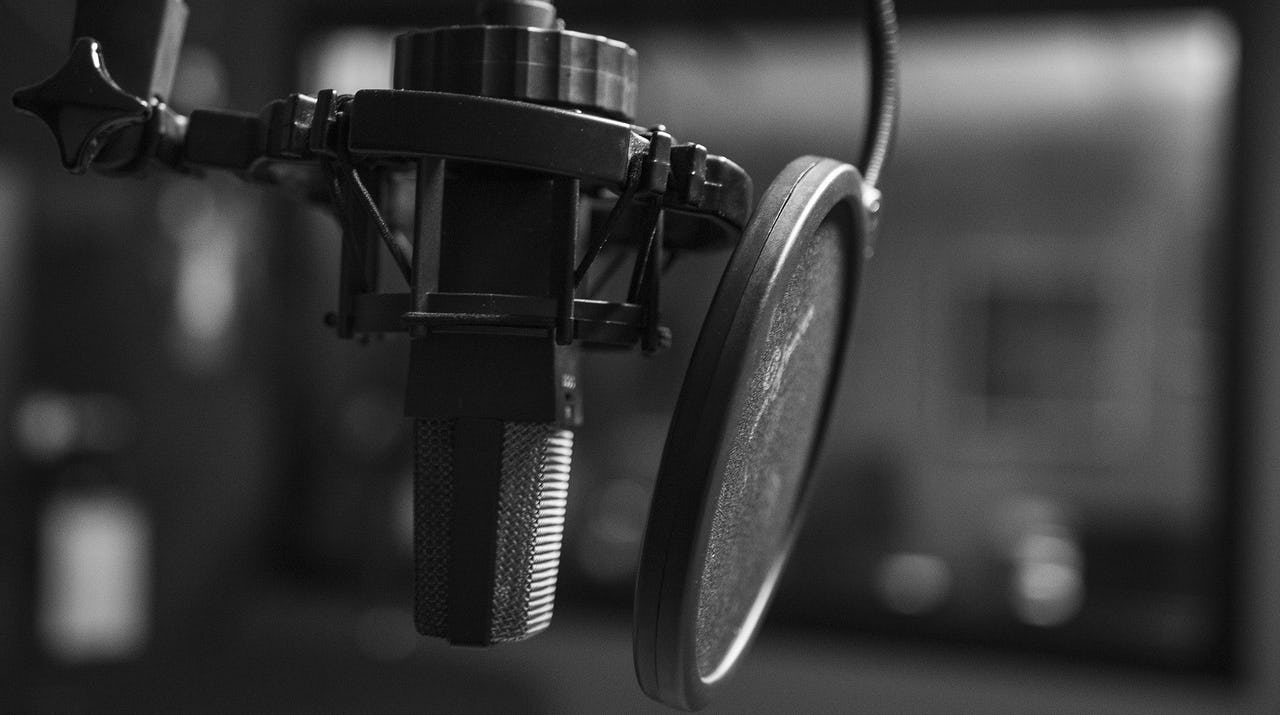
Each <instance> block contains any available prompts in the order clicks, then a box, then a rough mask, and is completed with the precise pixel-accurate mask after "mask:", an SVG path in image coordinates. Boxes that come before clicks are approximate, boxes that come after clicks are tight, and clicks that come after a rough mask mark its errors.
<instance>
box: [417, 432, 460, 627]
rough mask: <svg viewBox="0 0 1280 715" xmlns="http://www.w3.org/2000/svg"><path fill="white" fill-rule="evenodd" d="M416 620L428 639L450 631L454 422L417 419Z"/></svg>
mask: <svg viewBox="0 0 1280 715" xmlns="http://www.w3.org/2000/svg"><path fill="white" fill-rule="evenodd" d="M413 471H414V486H413V553H414V559H415V560H416V562H417V564H416V567H415V569H414V603H415V608H414V621H415V624H414V625H416V626H417V628H418V632H419V633H422V634H423V635H428V636H442V637H443V636H445V635H447V633H448V614H449V606H448V604H449V544H450V536H449V532H450V525H451V524H452V523H453V420H414V465H413Z"/></svg>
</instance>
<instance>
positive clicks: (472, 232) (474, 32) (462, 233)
mask: <svg viewBox="0 0 1280 715" xmlns="http://www.w3.org/2000/svg"><path fill="white" fill-rule="evenodd" d="M481 13H482V14H481V17H482V19H483V22H484V24H480V25H472V26H460V27H445V28H436V29H428V30H418V31H414V32H409V33H406V34H403V35H401V36H399V37H398V38H397V40H396V72H395V85H396V88H397V89H405V90H414V91H418V92H436V93H447V94H448V95H455V96H470V97H483V98H486V99H497V100H508V101H517V102H523V103H537V104H552V105H559V106H570V107H573V108H574V109H575V110H578V111H581V112H586V113H592V114H596V115H600V116H629V115H630V114H631V112H632V111H633V109H634V101H635V92H634V86H635V68H636V58H635V52H634V51H633V50H631V48H629V47H627V46H626V45H624V44H622V43H618V42H614V41H611V40H606V39H605V38H602V37H598V36H594V35H587V34H583V33H577V32H572V31H568V30H564V29H563V25H562V23H559V22H558V21H557V17H556V12H555V8H554V7H553V6H552V5H551V4H550V3H547V2H527V1H526V2H501V3H489V4H487V5H485V6H484V7H483V8H482V11H481ZM506 129H507V130H508V131H509V128H506ZM474 130H475V133H476V135H477V136H482V137H484V136H497V135H500V134H501V132H502V131H503V130H504V128H503V127H481V126H477V127H475V128H474ZM418 172H419V173H418V197H417V201H418V206H417V224H418V225H417V227H416V233H417V238H416V245H415V248H414V255H415V257H416V260H417V262H418V265H417V267H416V268H417V270H416V271H415V275H416V276H417V281H418V282H419V285H417V286H415V288H414V291H413V294H414V295H415V296H419V303H420V304H419V305H416V306H415V310H416V311H417V313H416V316H418V317H415V314H414V313H411V314H410V316H409V318H408V319H409V320H410V321H411V322H412V321H415V320H421V322H420V323H417V324H415V325H414V327H413V333H412V335H413V344H412V352H411V358H410V368H409V370H410V372H409V381H408V394H407V397H408V399H407V403H406V404H407V409H406V411H407V413H408V415H409V416H410V417H413V418H414V419H415V424H414V444H415V447H414V480H415V487H414V518H415V528H414V544H415V545H414V552H415V562H416V564H415V571H416V575H415V621H416V625H417V628H418V631H419V632H421V633H423V634H424V635H429V636H439V637H443V638H446V639H448V640H449V641H450V642H451V643H453V644H460V645H475V646H487V645H492V644H497V643H505V642H511V641H518V640H522V639H524V638H527V637H529V636H532V635H534V634H536V633H538V632H539V631H541V630H543V629H545V628H547V626H548V625H550V622H551V616H552V609H553V606H554V601H555V589H556V579H557V575H558V572H559V564H560V549H561V541H562V538H563V535H564V523H565V509H566V506H567V503H568V487H569V472H570V463H571V460H572V455H573V428H574V426H576V425H577V423H578V422H579V411H578V400H577V397H576V395H577V376H576V355H577V347H576V346H574V345H571V344H567V343H570V342H571V338H572V335H565V334H563V333H562V334H561V335H560V336H557V335H556V330H555V329H554V327H551V328H549V327H547V326H545V325H537V324H529V325H527V326H520V325H519V322H520V320H519V319H514V318H513V319H511V320H502V319H497V318H495V314H500V313H502V312H504V308H503V307H502V305H503V303H504V302H507V303H510V302H512V301H514V300H515V297H516V296H519V301H521V302H522V303H523V304H524V306H526V309H525V310H524V312H525V313H526V314H527V313H528V312H529V311H528V309H527V308H528V306H530V305H534V304H536V303H539V302H541V303H543V304H546V305H552V304H554V303H556V302H557V300H558V297H559V296H562V295H563V294H564V293H565V292H566V288H567V287H568V285H569V283H568V282H569V281H570V280H572V275H573V268H574V261H575V258H576V255H575V246H576V244H577V239H578V233H579V231H578V202H579V197H580V193H581V184H580V181H579V180H578V179H572V178H565V177H562V176H553V175H549V174H546V173H541V172H537V171H527V170H522V169H519V168H513V167H509V166H508V167H498V166H484V165H480V164H474V163H468V164H465V165H464V164H461V163H454V162H446V161H443V160H440V159H423V160H421V161H420V162H419V167H418ZM426 282H430V283H432V284H431V285H423V283H426ZM450 296H452V297H454V300H455V302H458V300H459V299H458V298H457V296H471V297H472V298H473V302H474V301H479V302H481V303H485V304H486V306H485V310H483V311H477V310H475V309H474V308H466V307H464V306H461V305H458V306H453V307H450V306H448V305H447V302H448V300H449V297H450ZM509 312H510V313H512V314H514V313H518V312H521V311H520V310H517V309H515V308H511V309H509ZM531 322H532V321H531ZM557 337H559V339H557Z"/></svg>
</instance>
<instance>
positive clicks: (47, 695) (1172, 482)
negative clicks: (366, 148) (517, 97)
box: [0, 0, 1280, 712]
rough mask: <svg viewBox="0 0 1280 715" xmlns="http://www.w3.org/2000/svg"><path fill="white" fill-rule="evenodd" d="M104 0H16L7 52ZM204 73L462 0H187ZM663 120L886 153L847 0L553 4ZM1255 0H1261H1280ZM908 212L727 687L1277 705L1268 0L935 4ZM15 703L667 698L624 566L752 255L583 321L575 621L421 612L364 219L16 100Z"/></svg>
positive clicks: (385, 60)
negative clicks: (589, 339) (64, 149)
mask: <svg viewBox="0 0 1280 715" xmlns="http://www.w3.org/2000/svg"><path fill="white" fill-rule="evenodd" d="M73 4H74V3H72V2H70V0H66V1H65V2H62V1H59V2H49V3H45V2H36V0H4V1H3V2H0V40H2V41H0V57H2V58H3V59H2V60H0V80H2V81H0V88H3V89H5V92H12V90H13V89H16V88H17V87H19V86H23V85H27V84H31V83H34V82H36V81H39V80H41V79H43V78H44V77H46V76H48V75H49V74H51V73H52V72H53V71H54V70H55V69H56V68H57V67H58V66H59V65H60V64H61V63H62V61H63V60H64V58H65V49H66V47H67V44H68V35H69V33H70V27H71V15H72V11H73ZM188 4H189V6H190V7H191V11H192V13H191V20H190V23H189V29H188V33H187V42H186V46H185V48H184V53H183V55H182V58H181V61H180V66H179V74H178V80H177V90H176V93H175V97H174V101H173V104H174V105H176V106H177V108H178V109H179V110H181V111H184V112H187V111H190V110H191V109H193V108H200V107H235V108H239V109H248V110H255V111H256V109H257V108H258V107H260V106H261V105H262V104H264V103H266V102H267V101H269V100H271V99H274V98H276V97H279V96H282V95H284V94H286V93H288V92H290V91H305V92H313V91H315V90H318V89H321V88H329V87H332V88H336V89H339V90H344V91H351V90H355V89H357V88H366V87H385V86H388V83H389V79H390V77H389V74H390V67H391V53H390V38H391V37H392V36H393V34H394V33H395V32H396V31H397V30H398V29H403V28H407V27H414V26H433V25H440V24H455V23H461V22H470V21H471V20H472V18H473V16H474V15H473V13H474V8H473V6H472V4H471V3H469V2H465V1H461V0H451V1H450V2H440V3H431V4H430V5H428V4H426V3H414V2H403V1H400V2H393V1H392V0H373V1H370V2H364V3H359V4H352V3H343V2H336V1H333V0H289V1H287V2H274V3H261V2H248V1H247V0H220V1H218V2H215V1H214V0H188ZM557 5H558V7H559V8H560V12H561V15H562V16H563V17H564V18H565V19H566V20H567V22H568V23H569V27H570V28H571V29H576V30H582V31H590V32H598V33H600V34H604V35H608V36H610V37H614V38H616V39H620V40H623V41H626V42H628V43H630V44H631V45H633V46H634V47H635V48H636V49H637V50H638V51H639V53H640V59H641V94H640V108H641V110H640V118H639V122H638V123H639V124H641V125H651V124H657V123H663V124H666V125H667V126H668V127H669V129H670V130H671V132H672V133H673V134H674V135H675V136H676V137H677V138H678V139H680V140H682V141H697V142H700V143H703V144H706V145H707V146H708V147H709V148H710V149H711V150H712V151H713V152H715V153H719V154H723V155H725V156H728V157H730V158H732V159H734V160H735V161H737V162H738V163H739V164H741V165H742V166H743V167H745V168H746V169H747V170H748V171H749V172H750V173H751V174H752V176H753V178H754V179H755V182H756V187H757V191H758V192H759V191H763V189H764V188H765V187H766V186H767V185H768V183H769V181H770V179H771V177H772V176H774V175H775V174H776V173H777V172H778V171H779V170H780V169H781V168H782V167H783V166H784V165H785V164H786V163H787V162H788V161H789V160H790V159H792V158H794V157H795V156H798V155H800V154H810V153H811V154H824V155H830V156H835V157H838V158H842V159H846V160H853V159H855V158H856V148H857V147H858V146H859V145H860V135H861V132H862V124H863V122H864V115H865V112H866V101H865V97H864V95H865V93H866V82H867V80H866V77H865V74H866V58H865V55H866V47H865V43H864V41H863V39H862V19H861V17H860V15H859V12H858V10H859V9H860V6H861V4H860V3H854V2H841V3H836V2H829V1H811V0H797V1H796V2H791V3H767V2H755V1H752V2H743V1H740V2H736V3H718V2H707V3H687V4H685V3H676V2H670V1H667V0H653V1H651V2H648V3H645V4H643V5H640V4H636V3H621V2H619V3H602V2H586V1H585V0H561V1H560V2H558V3H557ZM1255 5H1259V4H1255ZM899 10H900V12H901V13H902V18H901V25H902V32H903V40H902V42H903V47H902V54H903V68H902V82H903V86H904V97H903V109H902V124H901V129H900V134H899V140H898V150H897V153H896V155H895V157H894V159H893V160H892V163H891V165H890V167H889V170H888V172H887V174H886V177H885V179H884V186H883V189H884V193H885V196H886V212H885V215H884V223H883V231H882V234H881V238H880V241H879V245H878V250H877V253H876V256H875V259H874V260H873V261H872V262H871V263H870V264H869V270H868V273H867V275H866V280H865V283H864V286H863V293H862V304H861V308H860V311H859V315H858V320H857V325H856V328H855V347H854V349H853V350H852V352H851V354H850V355H849V356H848V360H847V365H846V372H845V375H846V377H845V380H844V383H843V386H842V389H841V395H840V399H839V402H838V405H837V408H836V412H837V414H836V418H835V422H834V424H833V426H832V430H831V432H830V436H829V438H828V443H827V450H826V454H825V456H824V458H823V461H822V464H821V467H820V469H819V474H818V477H817V479H818V486H817V487H816V489H817V491H818V493H817V495H816V498H815V500H814V506H813V510H812V512H811V515H810V518H809V522H808V524H807V526H806V529H805V531H804V533H803V535H802V538H801V541H800V545H799V547H798V549H797V552H796V554H795V556H794V558H793V561H792V564H791V566H790V567H789V569H788V571H787V573H786V576H785V583H784V586H783V588H782V591H781V593H780V595H779V597H778V600H777V602H776V606H775V608H774V610H773V611H772V613H771V615H770V617H769V620H768V622H767V624H766V626H765V629H764V633H763V635H762V637H761V640H760V642H759V644H758V646H757V647H756V649H755V650H754V651H753V652H752V654H751V655H750V656H749V658H748V659H747V663H746V665H745V666H744V672H743V673H741V674H740V676H739V677H738V679H737V682H736V684H735V686H734V687H733V688H731V692H729V693H728V694H727V696H726V697H725V698H724V699H723V701H721V702H718V703H717V704H715V705H713V706H712V708H710V710H711V711H713V712H717V711H718V712H746V711H753V712H754V711H759V712H772V711H778V710H791V711H797V712H817V711H825V712H839V711H845V712H848V711H866V712H901V711H912V712H919V711H930V712H955V711H983V712H999V711H1008V712H1027V711H1064V710H1065V711H1081V710H1089V711H1091V712H1099V711H1115V712H1121V711H1123V712H1135V711H1151V712H1171V711H1197V712H1203V711H1233V712H1275V711H1276V709H1278V708H1280V686H1278V685H1277V684H1276V681H1277V679H1276V678H1275V674H1276V672H1280V671H1278V669H1280V621H1278V620H1277V617H1278V616H1277V613H1276V611H1280V609H1277V608H1276V607H1275V605H1274V603H1275V599H1277V598H1280V533H1278V531H1277V527H1278V526H1280V448H1277V447H1276V446H1275V445H1273V444H1272V442H1274V441H1275V440H1274V437H1275V434H1276V432H1277V429H1278V428H1280V375H1277V374H1276V370H1275V367H1274V366H1275V365H1277V364H1280V362H1277V361H1278V360H1280V342H1277V336H1280V327H1277V324H1278V323H1280V292H1277V291H1276V289H1274V288H1272V287H1271V285H1270V283H1271V281H1270V280H1269V279H1268V276H1270V275H1274V272H1275V270H1276V269H1280V250H1277V248H1275V247H1273V245H1272V244H1275V243H1276V241H1275V238H1276V237H1277V236H1280V215H1277V209H1276V208H1274V207H1273V205H1274V204H1278V203H1280V202H1277V201H1276V200H1275V197H1276V196H1277V195H1280V173H1277V171H1278V170H1277V164H1278V162H1276V161H1275V158H1276V156H1277V154H1280V137H1273V136H1271V135H1272V134H1274V133H1275V127H1277V126H1280V121H1278V120H1280V92H1278V91H1277V90H1276V89H1272V88H1271V85H1273V84H1274V82H1272V81H1271V80H1272V77H1271V74H1272V71H1273V68H1275V67H1277V66H1280V9H1268V8H1266V7H1249V4H1248V3H1243V2H1242V3H1239V4H1225V5H1214V6H1208V5H1204V4H1194V3H1184V2H1166V3H1159V2H1142V1H1131V2H1127V3H1122V4H1121V6H1117V5H1116V4H1115V3H1105V2H1100V1H1099V2H1090V1H1087V0H1077V1H1075V2H1069V1H1066V0H1054V1H1053V2H1048V3H1044V2H1037V3H1032V2H1013V1H1012V0H1010V1H1006V2H978V1H976V0H974V1H970V2H966V1H964V0H922V1H920V2H903V3H901V7H900V8H899ZM0 136H3V139H2V140H0V331H2V333H3V335H4V338H3V339H0V420H2V421H0V425H2V426H3V429H2V430H0V710H5V711H15V712H100V711H128V712H147V711H174V710H177V711H182V712H192V711H214V712H227V711H254V712H258V711H261V712H266V711H271V712H315V711H375V712H378V711H417V712H422V711H431V712H459V711H476V712H489V711H499V710H501V711H518V712H601V711H609V712H633V711H634V712H647V711H661V708H659V707H658V706H656V705H652V704H649V703H647V701H646V700H645V699H644V697H643V695H641V693H640V691H639V689H638V687H637V686H636V685H635V684H634V678H633V675H632V666H631V646H630V609H631V589H632V583H633V575H634V567H635V562H636V558H637V556H638V551H639V546H640V541H641V539H642V537H643V530H644V523H645V518H646V513H647V509H648V501H649V497H650V494H651V490H652V485H653V480H654V476H655V473H656V470H657V464H658V458H659V454H660V452H661V448H662V443H663V440H664V437H665V432H666V428H667V422H668V420H669V417H670V413H671V410H672V408H673V406H674V403H675V398H676V395H677V392H678V390H679V386H680V381H681V379H682V375H683V371H684V369H685V366H686V365H687V362H688V359H689V355H690V353H691V350H692V347H693V342H694V339H695V336H696V335H697V331H698V329H699V327H700V325H701V320H702V317H703V316H704V314H705V311H706V308H707V306H708V304H709V302H710V298H711V294H712V292H713V291H714V288H715V285H716V282H717V280H718V278H719V274H720V271H721V270H722V269H723V266H724V264H725V261H726V259H727V255H725V254H717V255H700V256H689V257H687V258H686V257H682V259H681V260H680V261H679V262H678V263H676V264H675V266H674V267H673V272H672V275H671V276H670V278H669V279H667V280H666V281H665V285H664V288H665V289H666V290H668V291H669V293H668V302H667V305H668V310H667V316H666V320H667V322H668V323H669V324H670V325H671V327H672V329H673V331H674V334H675V348H674V349H673V350H671V351H668V352H666V353H663V354H660V355H658V356H656V357H653V358H643V357H641V356H640V355H638V354H616V353H602V354H588V355H587V356H586V357H585V359H584V361H583V374H582V390H583V392H582V394H583V395H584V400H585V410H586V416H587V421H586V425H585V427H584V428H583V429H582V430H581V431H580V432H579V436H578V441H577V444H578V454H577V455H576V458H575V465H574V473H573V488H572V489H571V490H570V495H571V504H570V511H569V527H568V528H569V532H568V534H567V539H566V551H565V554H564V563H563V566H562V580H561V587H560V590H559V594H558V599H557V609H556V620H555V623H554V625H553V627H552V629H551V631H550V632H548V633H547V634H544V635H542V636H539V637H538V638H535V639H533V640H531V641H529V642H527V643H523V644H517V645H511V646H505V647H502V648H499V649H496V650H493V651H475V650H455V649H450V648H448V647H446V646H444V645H442V644H439V643H436V642H434V641H431V642H428V641H426V640H425V639H421V638H418V637H417V636H416V635H415V634H414V631H413V627H412V617H411V610H410V609H411V599H412V597H411V592H410V588H411V587H410V584H411V568H412V567H411V549H412V541H411V510H410V496H411V476H412V465H411V450H410V443H409V439H408V437H409V434H408V422H407V421H406V420H404V419H403V418H402V417H401V399H402V390H403V379H404V375H405V370H406V364H407V355H408V351H407V349H406V348H407V343H406V342H405V341H404V340H403V339H401V338H400V337H390V338H387V339H385V340H382V341H374V342H373V343H371V344H367V345H359V344H354V343H350V342H340V341H338V340H336V339H334V338H333V337H332V333H331V331H330V330H329V329H327V328H325V326H324V325H323V323H322V320H321V318H322V316H323V315H324V313H325V312H326V311H328V310H330V309H332V307H333V306H332V302H333V300H334V298H335V296H336V293H337V275H336V274H337V271H336V268H337V265H338V250H339V243H338V236H339V234H338V229H337V227H336V225H335V224H334V222H333V221H332V220H331V219H330V218H329V217H328V216H327V215H325V214H324V213H323V212H321V211H319V210H317V209H315V208H312V207H308V206H304V205H302V204H300V203H297V202H294V201H292V200H291V199H289V198H287V197H286V196H284V195H283V194H280V193H274V192H272V191H271V190H270V189H263V188H259V187H252V186H247V185H244V184H241V183H239V182H238V181H237V180H236V179H234V178H231V177H226V176H210V177H207V178H206V179H203V180H195V179H191V178H184V177H173V176H163V175H157V176H153V177H150V178H146V179H142V180H132V179H129V180H121V179H106V178H101V177H92V176H91V177H88V178H82V177H71V176H69V175H66V174H65V173H64V172H63V171H62V169H61V168H60V167H59V165H58V162H57V160H56V154H55V149H54V146H53V143H52V141H51V140H50V139H49V137H48V136H46V134H45V130H44V129H43V128H42V127H41V126H40V125H39V124H38V123H37V122H35V121H32V120H30V119H28V118H24V117H20V116H19V115H17V114H16V113H15V112H9V111H0Z"/></svg>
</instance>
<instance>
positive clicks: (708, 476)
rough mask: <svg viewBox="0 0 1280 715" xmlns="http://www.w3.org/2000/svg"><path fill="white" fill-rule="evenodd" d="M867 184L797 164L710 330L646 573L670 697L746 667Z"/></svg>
mask: <svg viewBox="0 0 1280 715" xmlns="http://www.w3.org/2000/svg"><path fill="white" fill-rule="evenodd" d="M861 189H862V180H861V177H860V176H859V174H858V171H857V170H856V169H855V168H854V167H852V166H850V165H848V164H844V163H842V162H838V161H835V160H833V159H822V158H818V157H803V158H801V159H797V160H796V161H794V162H792V163H791V164H790V165H788V167H787V168H786V169H785V170H784V171H783V172H782V174H780V175H779V176H778V178H777V179H775V180H774V182H773V184H772V185H771V186H770V187H769V190H768V191H767V192H766V193H765V196H764V199H763V201H762V203H761V205H760V207H759V209H758V210H757V211H756V214H755V216H754V217H753V218H752V220H751V223H750V224H749V225H748V227H747V229H746V232H745V233H744V235H743V239H742V243H741V244H740V245H739V247H738V249H737V250H736V251H735V252H734V255H733V257H732V258H731V259H730V262H729V266H728V268H727V269H726V271H725V275H724V277H723V279H722V280H721V283H720V286H719V288H718V289H717V292H716V296H715V299H714V301H713V302H712V307H711V311H710V314H709V315H708V317H707V320H706V322H705V323H704V325H703V328H702V332H701V334H700V335H699V338H698V344H697V347H696V349H695V352H694V355H693V359H692V361H691V363H690V367H689V372H688V374H687V376H686V378H685V382H684V386H683V388H682V390H681V394H680V399H679V402H678V403H677V406H676V412H675V415H674V416H673V418H672V422H671V428H670V431H669V433H668V436H667V444H666V448H665V451H664V453H663V458H662V464H661V467H660V469H659V474H658V479H657V484H656V486H655V490H654V496H653V503H652V507H651V509H650V513H649V523H648V528H647V531H646V534H645V540H644V547H643V552H642V554H641V559H640V568H639V571H638V575H637V582H636V604H635V631H634V636H635V664H636V675H637V677H638V678H639V680H640V685H641V687H642V688H643V689H644V691H645V692H646V693H647V694H648V695H649V696H650V697H653V698H654V699H656V700H660V701H662V702H664V703H666V704H668V705H671V706H673V707H679V708H685V709H697V708H700V707H702V706H703V705H705V704H706V703H707V702H708V701H709V699H710V698H711V696H712V694H713V692H714V690H715V689H716V688H717V687H718V686H719V685H720V684H721V683H723V682H724V680H725V678H726V677H727V676H728V675H729V674H730V673H731V672H732V671H733V670H734V668H735V667H736V665H737V663H738V661H739V659H740V658H741V656H742V654H743V653H744V652H745V651H746V649H747V647H748V646H749V644H750V641H751V640H752V638H753V637H754V634H755V632H756V630H757V628H758V627H759V625H760V622H761V620H762V616H763V612H764V611H765V609H766V608H767V606H768V603H769V601H770V599H771V597H772V593H773V589H774V585H775V582H776V580H777V576H778V573H779V572H780V570H781V568H782V565H783V564H784V563H785V560H786V557H787V555H788V552H789V550H790V548H791V543H792V541H793V539H794V535H795V532H796V530H797V528H798V526H799V524H800V522H801V519H802V516H803V503H804V497H805V495H806V493H807V489H806V487H807V484H808V478H809V473H810V471H811V468H812V465H813V462H814V459H815V457H816V455H817V452H818V449H819V446H820V442H821V435H822V432H823V429H824V427H825V423H826V418H827V413H828V412H829V408H830V403H831V399H832V396H833V394H834V390H835V387H836V384H837V381H838V377H839V375H838V373H839V365H840V364H841V361H842V356H843V353H844V349H845V345H846V343H847V340H848V332H849V328H850V324H851V319H852V312H853V307H854V298H855V292H856V289H857V278H858V273H859V271H860V268H861V265H862V261H863V258H864V256H865V252H866V247H867V245H868V221H867V217H866V214H865V211H864V209H863V207H862V203H861ZM794 356H798V357H795V361H794V362H793V357H794ZM779 405H780V406H779ZM718 512H719V514H718Z"/></svg>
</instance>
